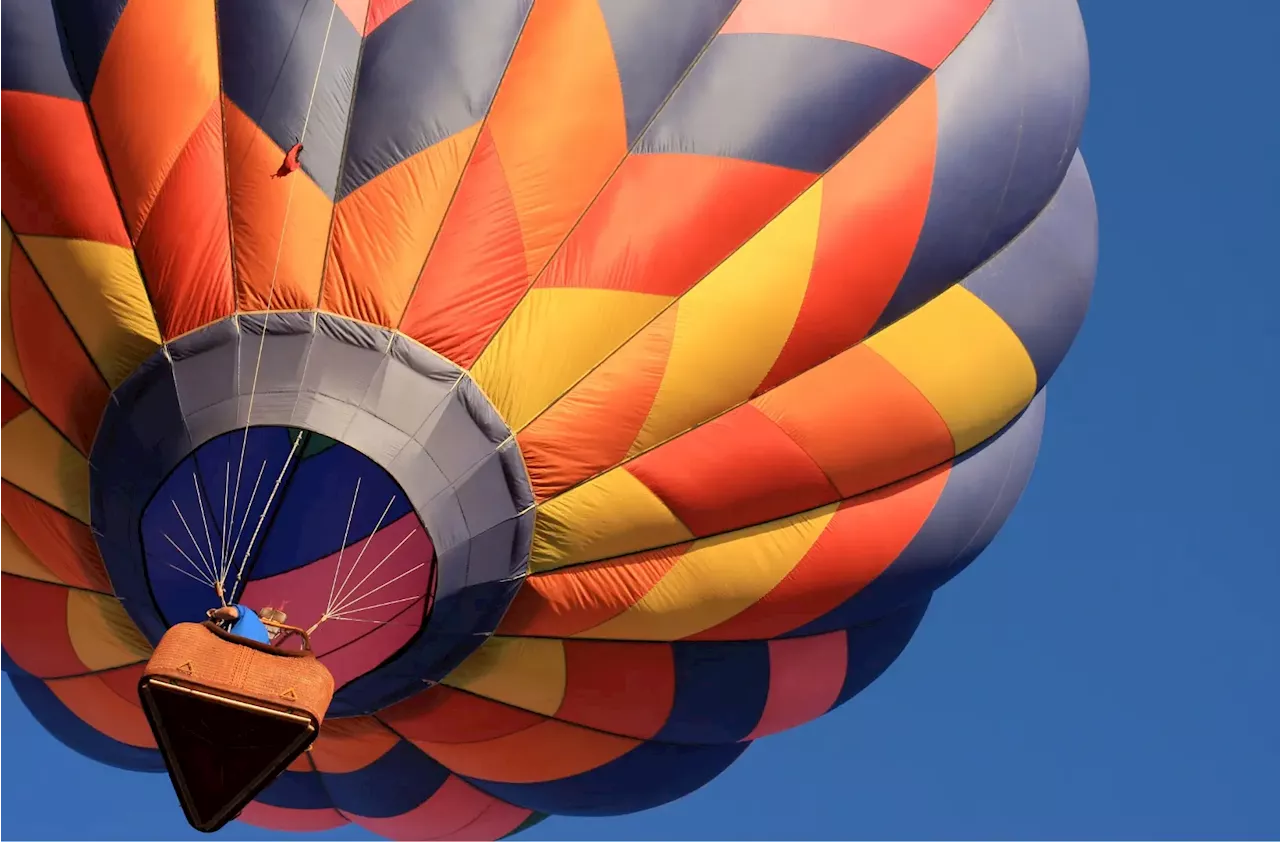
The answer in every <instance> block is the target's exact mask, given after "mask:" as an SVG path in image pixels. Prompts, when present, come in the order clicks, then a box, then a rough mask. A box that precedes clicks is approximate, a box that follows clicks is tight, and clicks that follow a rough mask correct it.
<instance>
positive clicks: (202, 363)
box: [169, 319, 240, 416]
mask: <svg viewBox="0 0 1280 842" xmlns="http://www.w3.org/2000/svg"><path fill="white" fill-rule="evenodd" d="M239 355H240V333H239V331H237V330H236V326H235V324H234V323H233V322H232V321H231V320H230V319H227V320H224V321H221V322H218V323H217V324H215V325H211V326H210V327H209V328H208V329H206V330H202V331H199V332H198V333H193V334H188V335H187V336H184V337H183V338H182V339H179V340H178V341H177V342H174V343H172V344H171V345H169V356H170V357H172V359H173V370H174V379H175V380H177V383H178V397H179V399H180V401H181V403H182V412H183V414H184V415H187V416H191V415H193V414H195V413H197V412H199V411H200V410H202V409H205V408H206V407H210V406H213V405H214V404H216V403H218V402H220V401H223V400H226V399H227V398H229V397H231V396H233V395H235V394H236V393H237V389H238V385H239V384H238V383H237V380H236V374H237V372H238V370H239V366H238V364H237V359H238V357H239Z"/></svg>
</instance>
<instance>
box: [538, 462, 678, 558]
mask: <svg viewBox="0 0 1280 842" xmlns="http://www.w3.org/2000/svg"><path fill="white" fill-rule="evenodd" d="M692 537H693V533H691V532H690V531H689V529H688V527H686V526H685V525H684V524H682V523H681V522H680V521H679V520H678V519H677V518H676V517H675V516H674V515H673V514H672V513H671V510H670V509H668V508H667V507H666V506H665V505H664V504H663V503H662V501H661V500H659V499H658V498H657V496H655V495H654V494H653V492H652V491H650V490H649V489H647V488H646V487H645V486H644V484H643V483H641V482H640V481H639V480H638V479H636V478H635V477H633V476H631V475H630V474H628V473H626V472H625V471H612V472H610V473H607V474H603V475H602V476H600V477H599V478H598V479H597V481H596V482H594V483H592V484H590V485H584V486H579V487H578V488H575V489H574V490H573V491H570V492H567V493H565V494H563V495H561V496H560V497H557V498H555V499H553V500H550V501H548V502H547V503H544V504H543V505H542V506H540V507H539V508H538V515H537V521H536V524H535V526H534V532H533V551H532V553H531V555H530V558H529V570H530V572H533V573H538V572H542V571H546V570H553V569H555V568H557V567H563V566H565V565H568V564H580V563H582V562H584V561H593V560H595V559H600V558H609V557H612V556H618V555H624V554H626V553H628V552H635V551H637V550H643V549H647V548H649V547H661V546H665V545H667V544H678V543H680V542H681V541H687V540H689V539H691V538H692ZM637 544H639V545H641V546H636V545H637Z"/></svg>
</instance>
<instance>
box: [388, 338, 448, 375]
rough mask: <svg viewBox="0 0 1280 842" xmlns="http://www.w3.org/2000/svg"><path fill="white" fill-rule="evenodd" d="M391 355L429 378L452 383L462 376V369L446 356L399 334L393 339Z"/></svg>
mask: <svg viewBox="0 0 1280 842" xmlns="http://www.w3.org/2000/svg"><path fill="white" fill-rule="evenodd" d="M390 357H391V358H392V359H394V360H395V361H396V362H399V363H403V364H404V365H406V366H408V367H409V368H410V369H412V370H413V371H416V372H417V373H418V374H420V375H422V376H423V377H425V378H427V379H429V380H436V381H439V382H441V383H449V384H452V383H453V382H454V381H456V380H457V379H458V378H459V377H461V376H462V369H460V368H458V367H457V366H455V365H454V364H453V363H451V362H449V361H448V360H446V359H445V358H444V357H441V356H440V355H439V354H433V353H432V352H431V351H428V350H427V349H426V348H424V347H422V346H421V345H419V344H418V343H417V342H413V341H411V340H409V339H407V338H405V337H404V336H401V335H398V334H397V335H396V337H395V338H394V339H393V340H392V341H391V353H390Z"/></svg>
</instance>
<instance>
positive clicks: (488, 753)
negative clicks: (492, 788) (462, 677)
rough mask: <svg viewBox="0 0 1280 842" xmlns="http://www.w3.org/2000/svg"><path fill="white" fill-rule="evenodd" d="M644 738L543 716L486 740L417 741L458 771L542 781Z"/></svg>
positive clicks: (595, 763)
mask: <svg viewBox="0 0 1280 842" xmlns="http://www.w3.org/2000/svg"><path fill="white" fill-rule="evenodd" d="M490 704H496V703H492V702H491V703H490ZM640 742H641V741H640V740H633V739H630V738H627V737H618V736H615V735H613V734H604V733H601V732H600V731H592V730H590V729H588V728H583V727H581V726H578V725H570V724H569V723H567V722H560V721H558V720H555V719H543V720H542V721H541V722H539V723H538V724H537V725H534V726H533V727H531V728H527V729H523V730H521V731H517V732H515V733H513V734H508V735H506V736H502V737H496V738H494V739H491V740H485V741H483V742H470V743H459V742H456V741H450V742H447V743H434V742H429V741H426V740H421V739H414V740H413V743H414V745H416V746H418V748H420V749H422V750H423V751H424V752H426V753H427V754H428V755H430V756H431V757H432V758H434V759H435V760H437V761H439V762H440V763H441V764H443V765H444V766H446V767H447V768H448V769H449V770H450V771H452V772H454V773H456V774H459V775H465V776H466V777H470V778H479V779H480V780H488V781H501V782H504V783H536V782H539V781H554V780H558V779H560V778H568V777H571V776H573V775H580V774H582V773H583V772H589V771H591V770H592V769H597V768H599V767H600V766H603V765H604V764H606V763H608V762H610V761H611V760H617V759H618V758H619V757H621V756H622V755H624V754H626V753H627V752H628V751H631V750H632V749H633V748H635V747H636V746H638V745H640Z"/></svg>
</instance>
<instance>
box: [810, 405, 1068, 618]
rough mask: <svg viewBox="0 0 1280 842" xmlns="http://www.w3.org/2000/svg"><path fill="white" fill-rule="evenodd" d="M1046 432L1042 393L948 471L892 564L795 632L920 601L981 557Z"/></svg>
mask: <svg viewBox="0 0 1280 842" xmlns="http://www.w3.org/2000/svg"><path fill="white" fill-rule="evenodd" d="M1043 429H1044V392H1043V391H1041V392H1040V394H1038V395H1036V397H1035V398H1034V399H1033V400H1032V401H1031V404H1030V406H1028V407H1027V408H1026V410H1024V411H1023V413H1022V414H1021V415H1019V416H1018V418H1016V419H1015V420H1014V421H1013V422H1012V423H1011V424H1010V425H1009V426H1007V427H1005V429H1004V430H1003V431H1002V432H1001V433H999V434H998V435H997V436H995V437H994V438H992V439H989V440H988V441H987V442H986V443H984V444H983V445H982V446H980V447H977V448H975V449H973V450H971V451H969V452H968V453H966V454H965V455H964V456H963V457H962V458H961V459H960V460H958V461H957V463H956V464H955V466H954V467H953V468H952V469H951V474H950V476H949V477H948V479H947V484H946V487H945V488H943V490H942V494H941V496H940V497H939V498H938V502H937V503H936V504H935V505H934V507H933V511H932V512H931V513H930V514H929V517H928V518H927V519H926V520H925V522H924V525H923V526H921V527H920V531H919V532H917V533H916V535H915V537H914V538H912V539H911V542H910V543H908V544H907V546H906V548H905V549H904V550H903V551H902V553H901V554H900V555H899V556H898V557H897V558H896V559H894V560H893V563H892V564H890V565H889V567H888V568H887V569H886V570H885V571H884V572H883V573H881V574H880V576H879V577H877V578H876V579H875V580H874V581H873V582H871V584H869V585H867V586H866V587H865V588H863V589H862V590H861V591H859V592H858V593H856V594H854V596H852V597H851V598H850V599H848V600H846V601H845V602H844V603H843V604H841V605H840V606H838V607H837V608H836V609H835V610H833V611H831V612H829V613H827V614H826V615H824V616H822V617H819V618H818V619H817V620H814V621H813V622H811V623H807V624H805V625H804V626H802V627H801V628H799V629H796V630H795V631H794V632H793V633H792V634H793V635H803V634H818V633H821V632H824V631H834V630H836V629H842V628H849V627H851V626H855V625H858V624H860V623H866V622H868V621H870V620H874V619H876V618H878V617H884V616H886V615H887V614H889V613H891V612H893V611H896V610H898V609H899V608H900V607H901V606H904V605H907V604H909V603H912V602H918V601H919V600H921V599H923V598H924V597H925V596H927V595H928V594H930V593H932V592H933V591H935V590H937V589H938V588H940V587H942V585H944V584H946V583H947V581H948V580H950V579H951V578H952V577H953V576H955V575H956V574H957V573H959V572H960V571H961V570H963V569H964V568H965V567H967V566H968V565H969V563H970V562H971V561H973V560H974V559H975V558H977V556H978V554H979V553H980V552H982V550H984V549H985V548H986V546H987V544H988V543H990V542H991V539H992V538H994V537H995V534H996V532H997V531H998V530H999V529H1000V527H1001V526H1002V525H1003V524H1004V522H1005V520H1006V519H1007V518H1008V517H1009V514H1010V513H1011V512H1012V511H1013V507H1014V504H1015V503H1017V501H1018V497H1019V496H1020V495H1021V494H1022V490H1023V488H1025V487H1026V484H1027V481H1028V480H1029V479H1030V478H1031V469H1032V467H1033V466H1034V465H1035V459H1036V453H1037V451H1038V450H1039V447H1040V434H1041V432H1042V431H1043Z"/></svg>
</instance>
